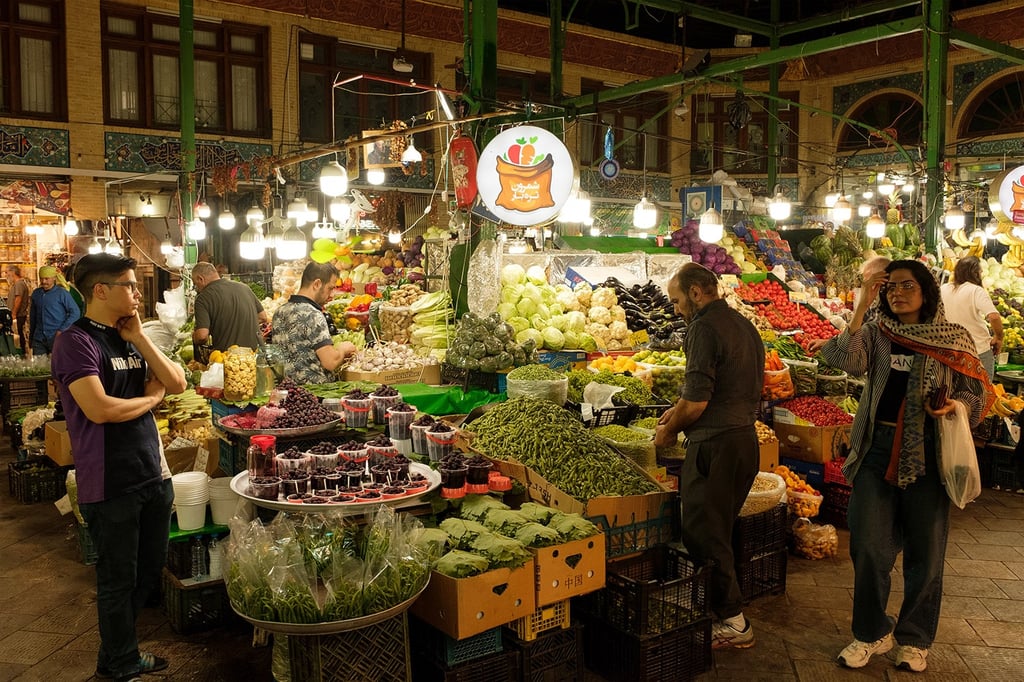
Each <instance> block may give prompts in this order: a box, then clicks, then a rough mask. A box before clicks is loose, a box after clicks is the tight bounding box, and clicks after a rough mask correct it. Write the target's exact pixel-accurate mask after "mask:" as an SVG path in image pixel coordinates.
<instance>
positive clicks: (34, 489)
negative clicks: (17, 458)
mask: <svg viewBox="0 0 1024 682" xmlns="http://www.w3.org/2000/svg"><path fill="white" fill-rule="evenodd" d="M71 469H72V467H71V466H57V465H56V464H54V463H53V462H51V461H50V460H49V459H46V458H42V457H37V458H35V459H31V460H26V461H23V462H9V463H8V464H7V476H8V483H9V485H10V489H11V495H13V496H14V497H15V498H17V500H18V501H19V502H21V503H22V504H32V503H33V502H52V501H53V500H59V499H60V498H62V497H64V494H65V493H66V492H67V476H68V471H70V470H71Z"/></svg>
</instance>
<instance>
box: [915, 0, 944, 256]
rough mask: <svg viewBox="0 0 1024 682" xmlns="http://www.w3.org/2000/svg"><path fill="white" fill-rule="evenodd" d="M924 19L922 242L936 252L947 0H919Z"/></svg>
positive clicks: (940, 181) (941, 152)
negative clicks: (923, 190) (925, 174)
mask: <svg viewBox="0 0 1024 682" xmlns="http://www.w3.org/2000/svg"><path fill="white" fill-rule="evenodd" d="M921 9H922V11H923V12H924V20H925V21H926V22H927V30H926V31H925V32H924V37H923V40H924V140H925V159H926V161H925V172H926V173H927V174H928V175H927V178H928V179H927V181H926V183H925V195H924V201H925V213H924V245H925V248H926V249H927V250H928V251H929V252H931V253H936V254H937V255H938V256H940V257H941V256H942V254H941V253H940V252H939V251H938V249H939V248H940V246H941V244H942V242H943V239H942V226H941V225H940V224H939V216H940V215H941V214H942V200H943V197H942V189H943V175H944V173H943V170H944V169H943V160H944V159H943V150H944V149H945V147H946V80H947V76H948V70H949V66H948V64H949V23H950V22H949V0H922V7H921Z"/></svg>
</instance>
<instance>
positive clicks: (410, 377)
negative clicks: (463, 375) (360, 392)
mask: <svg viewBox="0 0 1024 682" xmlns="http://www.w3.org/2000/svg"><path fill="white" fill-rule="evenodd" d="M345 381H369V382H372V383H375V384H388V385H395V384H416V383H421V384H430V385H431V386H437V385H438V384H440V383H441V366H440V365H437V364H433V365H424V366H423V367H422V368H421V369H393V370H388V371H386V372H353V371H352V370H349V369H346V370H345Z"/></svg>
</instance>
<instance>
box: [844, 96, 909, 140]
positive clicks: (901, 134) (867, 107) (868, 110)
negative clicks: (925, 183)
mask: <svg viewBox="0 0 1024 682" xmlns="http://www.w3.org/2000/svg"><path fill="white" fill-rule="evenodd" d="M847 116H848V117H849V118H851V119H853V120H854V121H860V122H861V123H866V124H867V125H869V126H871V127H873V128H877V129H879V130H884V131H885V132H886V133H888V134H889V135H890V136H891V137H892V138H894V139H895V140H896V141H897V142H899V143H900V144H901V145H903V146H906V145H915V144H920V143H921V135H922V130H923V121H924V109H923V108H922V106H921V103H920V102H919V101H917V99H915V98H914V97H912V96H911V95H909V94H904V93H899V92H887V93H884V94H881V95H878V96H877V97H872V98H870V99H868V100H865V101H864V102H862V103H861V104H860V106H858V107H857V108H856V109H854V110H853V113H851V114H847ZM888 144H889V142H888V140H886V139H885V138H884V137H883V136H881V135H878V134H877V133H872V132H871V131H870V130H868V129H867V128H862V127H861V126H856V125H850V124H849V123H845V124H843V128H842V131H841V132H840V134H839V143H838V144H837V145H836V150H837V151H838V152H840V153H842V152H855V151H859V150H864V149H884V148H885V147H886V146H887V145H888Z"/></svg>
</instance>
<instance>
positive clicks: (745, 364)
mask: <svg viewBox="0 0 1024 682" xmlns="http://www.w3.org/2000/svg"><path fill="white" fill-rule="evenodd" d="M718 286H719V285H718V277H717V276H716V275H715V273H713V272H711V271H710V270H708V269H707V268H705V267H704V266H702V265H698V264H696V263H687V264H686V265H684V266H683V267H682V268H680V269H679V272H677V273H676V275H675V276H674V277H673V278H672V279H671V280H670V281H669V285H668V295H669V298H670V299H671V300H672V303H673V304H674V305H675V311H676V313H677V314H679V315H681V316H682V317H683V318H685V319H686V320H687V333H686V383H685V385H684V387H683V390H682V396H681V397H680V398H679V400H677V401H676V403H675V405H673V406H672V408H671V409H669V410H668V411H667V412H666V413H665V414H664V415H663V416H662V417H661V419H660V420H659V421H658V429H657V435H656V436H655V444H656V445H658V446H668V445H672V444H674V443H675V442H676V439H677V437H678V435H679V433H681V432H682V431H685V432H686V440H687V446H686V461H685V462H684V464H683V470H682V476H681V477H680V481H679V496H680V498H681V500H682V541H683V544H684V545H685V546H686V549H687V551H688V552H690V554H691V555H692V556H694V558H695V559H697V560H698V561H713V562H714V564H713V565H714V568H713V569H712V571H713V572H712V579H711V594H710V602H711V608H712V610H713V611H714V615H715V618H716V620H715V623H714V626H713V628H712V646H713V647H714V648H725V647H736V648H747V647H750V646H753V644H754V631H753V628H752V627H751V625H750V623H749V622H748V621H747V620H746V618H744V617H743V613H742V608H743V598H742V596H741V594H740V588H739V584H738V583H737V581H736V568H735V561H734V558H733V552H732V529H733V524H734V523H735V521H736V517H737V516H738V515H739V511H740V508H741V507H742V506H743V502H744V501H745V500H746V498H747V493H748V492H749V491H750V486H751V484H753V482H754V477H755V476H757V466H758V457H759V446H758V443H757V432H756V430H755V428H754V421H755V420H756V418H757V408H758V405H759V401H760V399H761V386H762V383H763V381H764V344H763V343H762V341H761V337H760V336H759V335H758V332H757V329H755V328H754V325H752V324H751V323H750V321H749V320H747V319H746V318H744V317H743V316H742V315H740V314H739V313H738V312H736V311H735V310H733V309H732V308H730V307H729V306H728V305H727V304H726V302H725V301H724V300H723V299H722V298H720V297H719V291H718Z"/></svg>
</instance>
